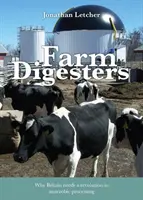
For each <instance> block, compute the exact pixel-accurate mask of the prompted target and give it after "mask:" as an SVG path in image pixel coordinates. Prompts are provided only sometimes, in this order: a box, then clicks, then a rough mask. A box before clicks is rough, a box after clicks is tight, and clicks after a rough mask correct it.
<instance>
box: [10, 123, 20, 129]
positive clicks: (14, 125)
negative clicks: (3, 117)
mask: <svg viewBox="0 0 143 200" xmlns="http://www.w3.org/2000/svg"><path fill="white" fill-rule="evenodd" d="M11 126H12V128H13V129H19V127H20V122H18V121H12V122H11Z"/></svg>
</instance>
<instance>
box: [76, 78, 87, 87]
mask: <svg viewBox="0 0 143 200" xmlns="http://www.w3.org/2000/svg"><path fill="white" fill-rule="evenodd" d="M86 81H87V80H86V79H84V78H82V77H81V78H80V79H78V80H76V81H75V82H74V83H75V84H76V85H78V84H79V83H84V82H86Z"/></svg>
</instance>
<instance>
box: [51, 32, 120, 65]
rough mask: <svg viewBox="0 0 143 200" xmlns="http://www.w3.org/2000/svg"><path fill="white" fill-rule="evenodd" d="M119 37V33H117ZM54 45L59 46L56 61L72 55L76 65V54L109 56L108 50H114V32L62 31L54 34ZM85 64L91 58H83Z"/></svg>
mask: <svg viewBox="0 0 143 200" xmlns="http://www.w3.org/2000/svg"><path fill="white" fill-rule="evenodd" d="M117 35H118V33H117ZM54 45H55V46H58V48H59V50H58V52H56V53H55V54H56V61H57V62H59V60H60V59H59V56H60V55H61V54H64V53H68V54H70V55H71V58H72V62H73V63H76V57H74V55H75V54H87V55H89V54H99V53H102V54H107V52H108V50H110V49H112V48H114V39H113V31H112V30H76V31H61V32H59V33H55V34H54ZM82 62H83V63H87V64H88V63H89V62H90V57H87V58H82Z"/></svg>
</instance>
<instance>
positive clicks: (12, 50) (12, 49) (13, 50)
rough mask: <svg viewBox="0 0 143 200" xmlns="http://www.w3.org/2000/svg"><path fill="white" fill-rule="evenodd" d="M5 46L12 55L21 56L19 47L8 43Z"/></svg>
mask: <svg viewBox="0 0 143 200" xmlns="http://www.w3.org/2000/svg"><path fill="white" fill-rule="evenodd" d="M5 48H6V49H7V51H8V52H9V54H10V55H12V56H19V48H18V47H13V46H12V45H10V44H8V45H5Z"/></svg>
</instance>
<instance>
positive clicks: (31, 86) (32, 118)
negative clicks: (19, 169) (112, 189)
mask: <svg viewBox="0 0 143 200" xmlns="http://www.w3.org/2000/svg"><path fill="white" fill-rule="evenodd" d="M4 98H11V100H12V103H11V105H12V107H13V109H14V110H20V111H23V113H24V117H23V121H22V122H21V123H20V122H18V121H17V120H16V119H11V125H12V127H13V129H14V130H16V131H18V132H19V134H20V138H21V140H20V144H19V147H18V149H17V150H16V152H15V153H14V155H13V158H14V161H16V162H19V163H24V162H26V161H28V159H29V158H31V157H32V156H33V155H35V154H36V153H37V152H41V153H44V154H45V155H46V157H47V159H48V161H49V162H50V164H51V165H52V167H53V171H54V176H55V177H60V176H61V174H62V173H63V172H64V171H65V169H66V168H67V169H68V171H67V176H68V177H75V175H76V169H77V166H78V163H79V160H80V159H83V158H87V157H90V156H92V157H93V166H92V169H91V176H92V177H96V175H97V164H98V159H99V156H100V155H101V154H102V155H103V158H104V172H103V176H104V177H108V176H109V175H108V161H109V154H110V147H111V144H113V145H114V147H116V148H130V149H132V151H133V153H134V154H135V157H136V162H135V163H136V171H137V175H138V176H139V177H143V156H142V155H143V145H142V141H143V117H142V116H140V115H139V113H138V111H137V110H136V109H134V108H125V109H124V110H122V111H121V114H120V116H117V111H116V106H115V104H114V102H113V101H111V100H108V99H106V98H104V97H100V96H99V89H98V86H97V85H96V84H93V83H90V82H89V81H87V80H85V79H80V80H78V81H75V90H74V100H75V103H76V104H77V105H75V106H67V107H63V106H62V104H63V101H64V94H63V91H62V90H61V89H60V88H59V87H57V86H55V85H54V86H46V85H45V84H42V83H38V82H37V83H36V82H29V83H27V84H22V83H19V82H14V81H9V82H8V83H7V84H6V85H5V86H4V87H3V88H1V89H0V109H2V108H3V99H4ZM43 106H45V107H46V115H45V114H43V115H41V116H36V111H37V108H38V107H40V108H41V109H42V108H43Z"/></svg>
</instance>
